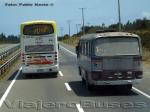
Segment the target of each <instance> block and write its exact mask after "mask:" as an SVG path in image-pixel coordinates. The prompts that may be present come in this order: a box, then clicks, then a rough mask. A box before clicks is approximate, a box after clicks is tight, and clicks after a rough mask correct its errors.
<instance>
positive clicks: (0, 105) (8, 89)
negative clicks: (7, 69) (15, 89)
mask: <svg viewBox="0 0 150 112" xmlns="http://www.w3.org/2000/svg"><path fill="white" fill-rule="evenodd" d="M21 70H22V67H20V69H19V71H18V73H17V74H16V76H15V78H14V79H13V80H12V82H11V83H10V85H9V87H8V88H7V90H6V91H5V93H4V95H3V96H2V98H1V99H0V108H1V107H2V104H3V102H4V101H5V99H6V97H7V96H8V93H9V92H10V90H11V88H12V86H13V85H14V83H15V81H16V79H17V77H18V76H19V74H20V72H21Z"/></svg>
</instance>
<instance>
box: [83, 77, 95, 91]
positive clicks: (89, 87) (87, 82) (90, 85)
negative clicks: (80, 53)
mask: <svg viewBox="0 0 150 112" xmlns="http://www.w3.org/2000/svg"><path fill="white" fill-rule="evenodd" d="M85 84H86V88H87V89H88V90H89V91H92V90H93V85H92V84H90V83H89V81H88V77H87V76H86V80H85Z"/></svg>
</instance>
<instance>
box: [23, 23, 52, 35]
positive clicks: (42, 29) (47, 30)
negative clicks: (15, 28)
mask: <svg viewBox="0 0 150 112" xmlns="http://www.w3.org/2000/svg"><path fill="white" fill-rule="evenodd" d="M53 33H54V28H53V26H52V25H51V24H32V25H26V26H24V28H23V34H24V35H33V36H34V35H35V36H36V35H37V36H38V35H48V34H53Z"/></svg>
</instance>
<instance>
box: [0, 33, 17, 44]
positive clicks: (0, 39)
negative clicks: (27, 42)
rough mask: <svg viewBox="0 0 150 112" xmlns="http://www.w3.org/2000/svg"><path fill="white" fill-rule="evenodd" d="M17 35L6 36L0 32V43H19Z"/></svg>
mask: <svg viewBox="0 0 150 112" xmlns="http://www.w3.org/2000/svg"><path fill="white" fill-rule="evenodd" d="M19 42H20V40H19V37H18V36H14V35H8V36H6V35H5V34H4V33H1V34H0V44H7V43H19Z"/></svg>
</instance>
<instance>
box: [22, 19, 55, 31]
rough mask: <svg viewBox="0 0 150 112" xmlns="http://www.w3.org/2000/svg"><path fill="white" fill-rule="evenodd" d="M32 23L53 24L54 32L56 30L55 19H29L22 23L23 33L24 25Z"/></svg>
mask: <svg viewBox="0 0 150 112" xmlns="http://www.w3.org/2000/svg"><path fill="white" fill-rule="evenodd" d="M31 24H52V25H53V27H54V32H56V22H55V21H46V20H35V21H27V22H23V23H21V33H23V28H24V26H26V25H31Z"/></svg>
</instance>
